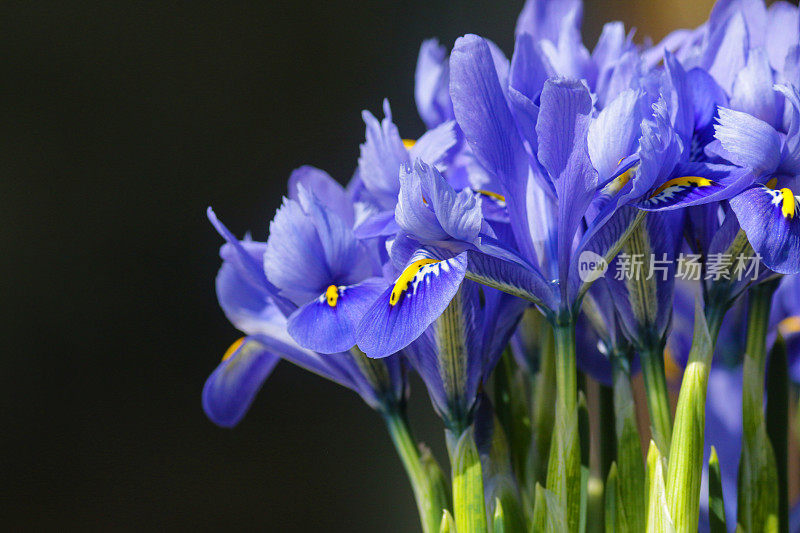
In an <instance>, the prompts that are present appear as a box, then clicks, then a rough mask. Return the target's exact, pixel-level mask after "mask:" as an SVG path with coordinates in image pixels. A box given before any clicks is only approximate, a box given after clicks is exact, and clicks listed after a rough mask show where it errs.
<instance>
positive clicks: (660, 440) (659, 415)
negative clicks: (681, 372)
mask: <svg viewBox="0 0 800 533" xmlns="http://www.w3.org/2000/svg"><path fill="white" fill-rule="evenodd" d="M663 354H664V350H663V347H662V346H661V343H659V344H658V345H657V346H648V347H646V348H644V349H643V350H641V352H640V353H639V356H640V358H641V360H642V377H643V378H644V387H645V392H646V397H647V411H648V412H649V413H650V424H651V425H652V427H653V440H655V442H656V446H658V449H659V451H661V450H664V452H662V453H663V454H664V456H666V455H667V453H668V451H669V443H670V441H671V440H672V413H671V412H670V405H669V393H668V392H667V377H666V375H665V373H664V355H663Z"/></svg>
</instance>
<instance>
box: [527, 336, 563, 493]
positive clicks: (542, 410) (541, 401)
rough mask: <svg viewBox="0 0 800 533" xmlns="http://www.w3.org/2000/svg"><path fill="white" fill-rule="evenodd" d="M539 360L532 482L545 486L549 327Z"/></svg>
mask: <svg viewBox="0 0 800 533" xmlns="http://www.w3.org/2000/svg"><path fill="white" fill-rule="evenodd" d="M541 331H542V339H541V345H540V346H541V350H540V354H541V359H540V364H539V372H538V374H537V375H536V378H535V379H536V383H535V387H534V398H533V418H534V424H535V429H534V439H535V440H536V473H535V474H536V478H535V480H534V481H535V482H538V483H541V484H542V486H544V485H545V483H546V480H547V461H548V457H550V443H551V441H552V438H553V423H554V417H555V401H556V391H555V383H556V380H555V375H556V364H555V358H556V355H555V340H554V338H553V328H551V327H550V326H549V325H548V326H547V327H546V328H542V329H541ZM534 487H535V483H532V484H530V486H529V487H528V488H529V493H530V494H531V495H533V494H534V492H533V491H534Z"/></svg>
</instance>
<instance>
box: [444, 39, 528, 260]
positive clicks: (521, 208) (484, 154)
mask: <svg viewBox="0 0 800 533" xmlns="http://www.w3.org/2000/svg"><path fill="white" fill-rule="evenodd" d="M450 94H451V96H452V98H453V109H454V111H455V115H456V119H457V121H458V125H459V126H460V127H461V129H462V131H463V132H464V137H465V139H466V140H467V143H468V144H469V146H470V148H471V149H472V151H473V153H474V154H475V156H476V157H477V159H478V160H479V161H480V163H481V164H482V165H483V166H484V167H485V168H486V169H487V170H488V171H489V172H490V173H492V174H494V175H495V176H496V177H497V179H498V181H499V182H500V183H501V185H502V187H503V191H501V192H502V193H503V195H504V196H505V197H506V199H507V201H508V211H509V217H510V218H511V220H512V225H513V227H514V234H515V236H516V239H517V244H518V246H519V247H520V249H521V250H522V251H523V254H524V255H525V256H526V257H528V258H533V257H535V252H534V251H533V245H532V243H531V242H530V236H529V235H528V233H527V231H526V230H525V228H527V226H528V222H527V217H528V214H527V209H526V206H525V202H524V200H525V191H526V187H527V180H528V167H529V165H528V156H527V154H526V152H525V148H524V147H523V144H522V139H521V138H520V136H519V133H518V131H517V127H516V125H515V123H514V119H513V118H512V116H511V112H510V111H509V109H508V105H507V104H506V100H505V96H504V94H503V89H502V88H501V86H500V82H499V81H498V78H497V71H496V69H495V66H494V60H493V59H492V54H491V50H490V48H489V45H488V44H487V42H486V41H485V40H484V39H482V38H480V37H478V36H477V35H466V36H464V37H461V38H459V39H458V40H457V41H456V44H455V47H454V48H453V52H452V54H451V55H450Z"/></svg>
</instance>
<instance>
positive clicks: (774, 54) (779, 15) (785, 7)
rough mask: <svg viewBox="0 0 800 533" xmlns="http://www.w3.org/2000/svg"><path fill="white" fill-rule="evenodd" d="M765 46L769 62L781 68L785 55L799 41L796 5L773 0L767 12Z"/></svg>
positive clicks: (777, 68)
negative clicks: (767, 29)
mask: <svg viewBox="0 0 800 533" xmlns="http://www.w3.org/2000/svg"><path fill="white" fill-rule="evenodd" d="M767 16H768V22H767V27H768V28H769V31H768V32H767V35H766V41H765V43H764V44H765V47H766V50H767V56H768V57H769V64H770V65H771V66H772V68H773V69H775V70H777V71H781V70H783V67H784V64H785V62H786V55H787V54H788V53H789V50H790V49H791V48H792V47H793V46H797V43H799V42H800V19H799V17H798V9H797V6H793V5H791V4H789V3H788V2H775V3H774V4H772V5H771V6H770V7H769V11H768V13H767Z"/></svg>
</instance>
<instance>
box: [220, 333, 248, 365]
mask: <svg viewBox="0 0 800 533" xmlns="http://www.w3.org/2000/svg"><path fill="white" fill-rule="evenodd" d="M244 339H245V338H244V337H242V338H241V339H239V340H237V341H236V342H234V343H233V344H231V345H230V347H228V349H227V350H225V355H223V356H222V360H223V361H227V360H228V359H230V358H231V356H232V355H233V354H234V353H236V350H238V349H239V348H241V347H242V344H244Z"/></svg>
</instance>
